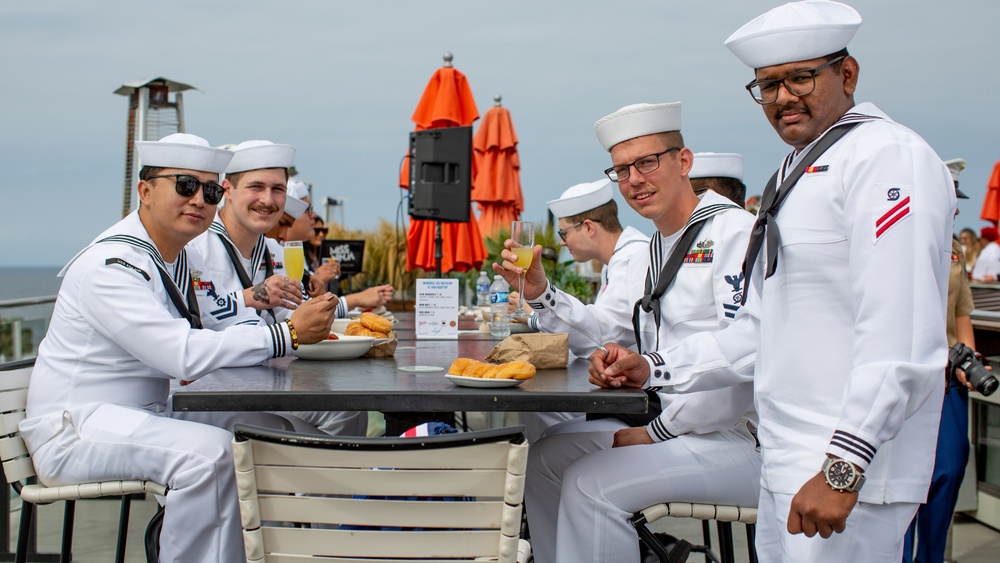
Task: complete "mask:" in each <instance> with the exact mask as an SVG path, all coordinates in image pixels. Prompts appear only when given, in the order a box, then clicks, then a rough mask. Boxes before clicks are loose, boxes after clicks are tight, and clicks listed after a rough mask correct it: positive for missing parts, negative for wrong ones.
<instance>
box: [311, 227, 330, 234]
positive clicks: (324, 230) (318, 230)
mask: <svg viewBox="0 0 1000 563" xmlns="http://www.w3.org/2000/svg"><path fill="white" fill-rule="evenodd" d="M313 231H315V232H316V234H317V235H325V234H326V233H329V232H330V229H328V228H326V227H313Z"/></svg>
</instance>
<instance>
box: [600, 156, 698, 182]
mask: <svg viewBox="0 0 1000 563" xmlns="http://www.w3.org/2000/svg"><path fill="white" fill-rule="evenodd" d="M679 150H681V147H670V148H669V149H667V150H665V151H663V152H658V153H654V154H647V155H646V156H644V157H642V158H640V159H638V160H636V161H635V162H633V163H631V164H619V165H618V166H612V167H611V168H608V169H606V170H605V171H604V173H605V174H607V175H608V178H609V179H610V180H611V181H612V182H624V181H625V180H628V175H629V168H630V167H632V166H634V167H635V169H636V170H638V171H639V173H640V174H649V173H650V172H653V171H654V170H656V169H657V168H659V167H660V157H661V156H663V155H665V154H667V153H668V152H670V151H679Z"/></svg>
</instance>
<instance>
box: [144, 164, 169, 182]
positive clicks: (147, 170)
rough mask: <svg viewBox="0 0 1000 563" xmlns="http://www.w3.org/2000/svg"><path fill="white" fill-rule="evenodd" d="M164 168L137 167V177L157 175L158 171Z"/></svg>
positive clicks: (145, 178) (147, 177)
mask: <svg viewBox="0 0 1000 563" xmlns="http://www.w3.org/2000/svg"><path fill="white" fill-rule="evenodd" d="M163 170H164V168H163V167H162V166H143V167H142V168H140V169H139V179H140V180H149V178H150V177H152V176H159V175H160V172H163Z"/></svg>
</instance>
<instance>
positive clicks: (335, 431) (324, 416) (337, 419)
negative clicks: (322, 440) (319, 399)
mask: <svg viewBox="0 0 1000 563" xmlns="http://www.w3.org/2000/svg"><path fill="white" fill-rule="evenodd" d="M279 414H281V415H282V416H284V415H291V416H292V418H293V420H292V422H293V424H295V430H296V431H297V432H305V433H315V432H314V431H312V430H311V429H309V427H308V426H306V425H302V424H300V423H299V421H297V420H294V418H298V419H301V420H304V421H305V422H307V423H308V424H309V425H311V426H313V427H315V428H318V429H319V430H321V431H322V432H323V433H325V434H329V435H330V436H367V435H368V411H295V412H288V413H279ZM300 427H302V428H300Z"/></svg>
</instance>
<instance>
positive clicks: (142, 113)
mask: <svg viewBox="0 0 1000 563" xmlns="http://www.w3.org/2000/svg"><path fill="white" fill-rule="evenodd" d="M195 89H196V88H195V87H194V86H190V85H188V84H182V83H180V82H175V81H173V80H168V79H166V78H153V79H152V80H148V79H142V80H136V81H134V82H129V83H126V84H122V86H121V87H120V88H118V89H117V90H115V94H119V95H122V96H128V131H127V134H126V142H125V185H124V191H123V196H122V217H125V216H126V215H128V214H129V213H130V212H131V211H132V209H134V207H135V205H133V201H132V193H133V191H134V190H135V186H136V184H137V183H138V182H139V162H138V157H137V155H136V152H135V142H136V141H156V140H159V139H162V138H163V137H166V136H167V135H170V134H173V133H183V132H184V100H183V94H182V93H183V92H184V91H185V90H195Z"/></svg>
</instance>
